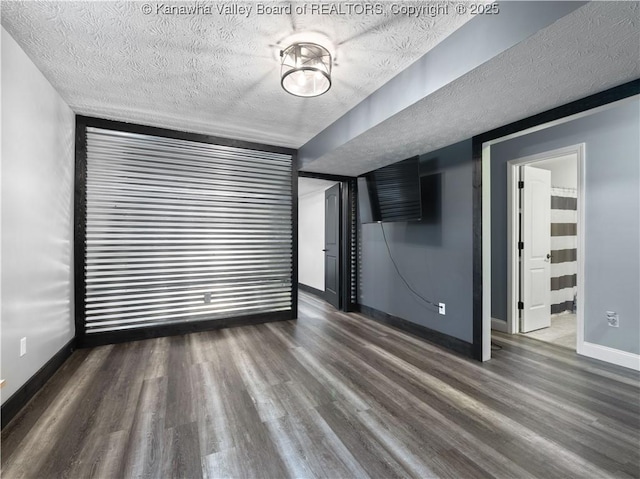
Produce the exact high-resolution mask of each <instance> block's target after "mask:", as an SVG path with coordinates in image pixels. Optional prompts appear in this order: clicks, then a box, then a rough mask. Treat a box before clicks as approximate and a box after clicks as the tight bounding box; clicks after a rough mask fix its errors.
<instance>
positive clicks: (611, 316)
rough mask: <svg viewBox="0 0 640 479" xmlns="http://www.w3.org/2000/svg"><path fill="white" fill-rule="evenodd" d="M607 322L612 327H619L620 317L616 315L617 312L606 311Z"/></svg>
mask: <svg viewBox="0 0 640 479" xmlns="http://www.w3.org/2000/svg"><path fill="white" fill-rule="evenodd" d="M607 323H608V324H609V326H611V327H612V328H619V327H620V318H619V317H618V313H616V312H615V311H607Z"/></svg>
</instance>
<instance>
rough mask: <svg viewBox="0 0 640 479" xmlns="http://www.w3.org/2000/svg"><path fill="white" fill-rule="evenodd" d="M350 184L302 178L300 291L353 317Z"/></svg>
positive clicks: (328, 178) (314, 176) (318, 177)
mask: <svg viewBox="0 0 640 479" xmlns="http://www.w3.org/2000/svg"><path fill="white" fill-rule="evenodd" d="M354 187H355V185H354V182H353V179H350V178H342V177H333V176H331V175H321V174H315V173H307V172H299V177H298V288H299V290H300V291H305V292H307V293H310V294H312V295H315V296H316V297H318V298H320V299H322V300H324V301H326V302H327V303H329V304H330V305H332V306H333V307H334V308H336V309H339V310H342V311H352V310H353V309H354V308H353V306H354V304H355V302H356V299H355V297H354V294H355V291H356V288H355V270H356V268H355V266H354V261H355V260H356V258H355V254H353V253H354V246H355V236H354V235H355V225H354V220H355V215H354V214H353V212H354V211H355V209H354V208H355V203H354V202H355V199H354V196H355V191H354Z"/></svg>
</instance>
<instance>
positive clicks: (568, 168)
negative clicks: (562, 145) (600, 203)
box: [531, 155, 578, 189]
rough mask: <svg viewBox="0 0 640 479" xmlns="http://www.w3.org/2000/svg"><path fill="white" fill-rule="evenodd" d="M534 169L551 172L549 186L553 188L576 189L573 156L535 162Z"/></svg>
mask: <svg viewBox="0 0 640 479" xmlns="http://www.w3.org/2000/svg"><path fill="white" fill-rule="evenodd" d="M531 166H535V167H536V168H541V169H543V170H549V171H550V172H551V186H552V187H554V188H574V189H575V188H578V162H577V161H576V160H575V156H572V155H569V156H563V157H560V158H553V159H552V160H544V161H537V162H535V163H534V164H533V165H531Z"/></svg>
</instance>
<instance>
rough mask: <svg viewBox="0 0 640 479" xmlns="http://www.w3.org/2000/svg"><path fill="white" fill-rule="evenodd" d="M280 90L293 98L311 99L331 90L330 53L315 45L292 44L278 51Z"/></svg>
mask: <svg viewBox="0 0 640 479" xmlns="http://www.w3.org/2000/svg"><path fill="white" fill-rule="evenodd" d="M280 57H281V58H282V65H281V69H280V75H281V78H282V80H281V82H280V84H281V85H282V88H284V89H285V91H287V92H288V93H291V94H292V95H295V96H302V97H313V96H319V95H322V94H323V93H326V92H327V91H328V90H329V88H331V53H329V50H327V49H326V48H324V47H323V46H321V45H318V44H317V43H305V42H298V43H293V44H292V45H290V46H288V47H287V48H285V49H284V50H282V51H280Z"/></svg>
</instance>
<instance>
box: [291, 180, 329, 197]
mask: <svg viewBox="0 0 640 479" xmlns="http://www.w3.org/2000/svg"><path fill="white" fill-rule="evenodd" d="M335 184H336V182H335V181H326V180H319V179H316V178H303V177H300V178H298V197H301V196H306V195H310V194H311V193H316V192H317V191H324V190H326V189H327V188H329V187H330V186H333V185H335Z"/></svg>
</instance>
